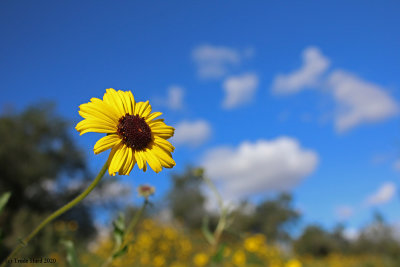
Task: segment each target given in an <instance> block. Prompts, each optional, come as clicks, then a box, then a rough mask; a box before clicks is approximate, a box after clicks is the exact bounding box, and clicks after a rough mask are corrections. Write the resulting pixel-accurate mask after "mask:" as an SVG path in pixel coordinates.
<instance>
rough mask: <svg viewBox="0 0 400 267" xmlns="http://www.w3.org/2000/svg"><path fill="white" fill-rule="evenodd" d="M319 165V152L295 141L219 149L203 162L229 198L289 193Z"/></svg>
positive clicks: (208, 172) (281, 140)
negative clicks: (267, 193) (271, 192)
mask: <svg viewBox="0 0 400 267" xmlns="http://www.w3.org/2000/svg"><path fill="white" fill-rule="evenodd" d="M317 164H318V155H317V153H316V152H314V151H312V150H308V149H304V148H302V147H301V146H300V144H299V142H298V141H297V140H296V139H293V138H290V137H280V138H277V139H274V140H270V141H268V140H259V141H257V142H255V143H250V142H243V143H242V144H240V145H239V146H238V147H236V148H230V147H217V148H214V149H212V150H210V151H208V152H207V153H206V154H205V156H204V159H203V166H204V167H205V169H206V172H207V175H209V176H210V177H211V178H212V179H214V180H216V181H217V183H221V186H222V193H223V195H224V196H225V197H226V198H228V199H229V198H232V197H234V198H237V197H242V196H248V195H250V194H254V193H260V192H265V191H276V190H289V189H291V188H292V187H294V186H295V185H296V184H297V183H298V182H300V181H301V180H302V179H304V178H305V177H306V176H308V175H309V174H311V173H312V172H313V171H314V170H315V168H316V166H317Z"/></svg>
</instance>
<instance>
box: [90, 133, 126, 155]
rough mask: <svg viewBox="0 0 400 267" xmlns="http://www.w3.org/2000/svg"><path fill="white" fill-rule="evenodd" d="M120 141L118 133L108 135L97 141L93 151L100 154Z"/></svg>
mask: <svg viewBox="0 0 400 267" xmlns="http://www.w3.org/2000/svg"><path fill="white" fill-rule="evenodd" d="M119 142H121V138H120V137H119V136H118V135H116V134H111V135H106V136H104V137H103V138H101V139H99V140H98V141H97V142H96V144H95V145H94V148H93V151H94V153H95V154H99V153H101V152H104V151H106V150H107V149H110V148H112V147H113V146H115V145H117V144H119Z"/></svg>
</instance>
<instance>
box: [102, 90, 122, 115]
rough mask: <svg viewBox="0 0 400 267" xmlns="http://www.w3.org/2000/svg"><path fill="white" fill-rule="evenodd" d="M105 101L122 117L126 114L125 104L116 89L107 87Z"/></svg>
mask: <svg viewBox="0 0 400 267" xmlns="http://www.w3.org/2000/svg"><path fill="white" fill-rule="evenodd" d="M103 101H104V102H106V103H107V104H109V105H110V106H112V107H113V108H114V109H115V111H116V112H117V114H118V116H119V117H120V118H121V117H123V116H124V115H125V114H126V112H125V109H124V104H123V102H122V100H121V98H120V97H119V94H118V93H117V92H116V91H115V90H114V89H112V88H109V89H106V93H105V94H104V96H103Z"/></svg>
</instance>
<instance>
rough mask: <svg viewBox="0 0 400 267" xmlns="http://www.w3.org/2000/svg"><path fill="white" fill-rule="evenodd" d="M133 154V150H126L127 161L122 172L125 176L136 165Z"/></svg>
mask: <svg viewBox="0 0 400 267" xmlns="http://www.w3.org/2000/svg"><path fill="white" fill-rule="evenodd" d="M133 153H134V151H133V149H132V148H128V161H127V163H126V165H125V167H126V168H125V169H124V170H123V172H124V174H126V175H129V173H130V172H131V171H132V169H133V167H134V166H135V163H136V159H135V156H134V154H133Z"/></svg>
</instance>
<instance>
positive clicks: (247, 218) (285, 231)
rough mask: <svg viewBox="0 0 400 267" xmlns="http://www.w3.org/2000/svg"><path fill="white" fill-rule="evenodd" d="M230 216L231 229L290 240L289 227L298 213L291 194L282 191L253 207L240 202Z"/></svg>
mask: <svg viewBox="0 0 400 267" xmlns="http://www.w3.org/2000/svg"><path fill="white" fill-rule="evenodd" d="M232 217H233V218H234V220H233V224H232V226H231V229H232V230H234V231H236V232H257V233H263V234H265V235H266V236H267V238H268V240H269V241H272V242H274V241H289V240H290V234H289V232H290V231H289V230H290V227H291V226H293V225H294V224H295V223H296V222H297V221H298V219H299V217H300V214H299V212H298V211H296V210H295V209H294V208H293V207H292V196H291V195H289V194H287V193H282V194H280V195H278V196H277V197H276V198H275V199H268V200H265V201H263V202H261V203H260V204H258V205H256V206H255V207H253V208H252V205H251V204H249V203H247V202H242V203H241V205H239V207H238V208H237V209H236V210H235V211H234V213H233V216H232Z"/></svg>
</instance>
